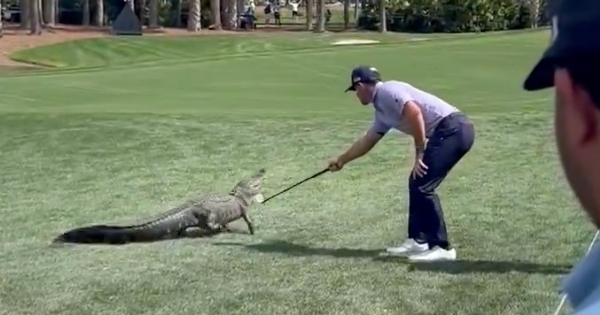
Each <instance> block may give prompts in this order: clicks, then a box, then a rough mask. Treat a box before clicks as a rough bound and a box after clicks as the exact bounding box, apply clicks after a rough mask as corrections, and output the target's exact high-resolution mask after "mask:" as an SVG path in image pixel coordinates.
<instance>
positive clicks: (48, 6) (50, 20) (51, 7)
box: [42, 0, 58, 26]
mask: <svg viewBox="0 0 600 315" xmlns="http://www.w3.org/2000/svg"><path fill="white" fill-rule="evenodd" d="M55 2H58V1H57V0H43V3H42V4H43V6H42V12H44V22H46V24H47V25H49V26H54V24H56V3H55Z"/></svg>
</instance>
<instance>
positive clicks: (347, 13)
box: [344, 0, 350, 30]
mask: <svg viewBox="0 0 600 315" xmlns="http://www.w3.org/2000/svg"><path fill="white" fill-rule="evenodd" d="M348 28H350V0H344V29H345V30H347V29H348Z"/></svg>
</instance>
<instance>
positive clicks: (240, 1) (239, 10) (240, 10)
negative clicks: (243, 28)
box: [235, 0, 246, 29]
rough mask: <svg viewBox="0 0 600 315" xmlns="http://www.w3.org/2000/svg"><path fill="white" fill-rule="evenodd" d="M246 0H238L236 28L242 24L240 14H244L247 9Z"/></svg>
mask: <svg viewBox="0 0 600 315" xmlns="http://www.w3.org/2000/svg"><path fill="white" fill-rule="evenodd" d="M244 2H245V1H244V0H237V2H236V10H235V11H236V15H235V25H236V29H237V28H238V27H239V24H240V19H239V15H240V14H244V12H245V11H246V5H245V4H244Z"/></svg>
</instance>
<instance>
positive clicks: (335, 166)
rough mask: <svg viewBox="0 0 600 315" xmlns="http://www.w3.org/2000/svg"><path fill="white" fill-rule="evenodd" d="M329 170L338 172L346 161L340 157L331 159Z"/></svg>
mask: <svg viewBox="0 0 600 315" xmlns="http://www.w3.org/2000/svg"><path fill="white" fill-rule="evenodd" d="M328 167H329V171H331V172H337V171H339V170H341V169H342V168H343V167H344V163H343V162H342V161H341V160H340V158H337V159H333V160H330V161H329V166H328Z"/></svg>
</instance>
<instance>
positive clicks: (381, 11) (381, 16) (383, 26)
mask: <svg viewBox="0 0 600 315" xmlns="http://www.w3.org/2000/svg"><path fill="white" fill-rule="evenodd" d="M379 19H380V20H381V25H380V26H379V31H380V32H382V33H385V32H387V25H386V24H387V23H386V22H387V21H386V16H385V0H379Z"/></svg>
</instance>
